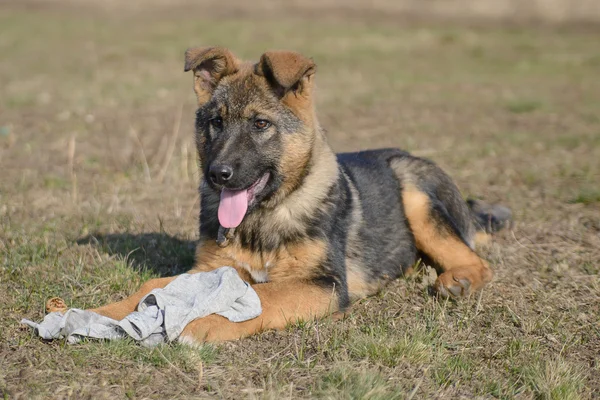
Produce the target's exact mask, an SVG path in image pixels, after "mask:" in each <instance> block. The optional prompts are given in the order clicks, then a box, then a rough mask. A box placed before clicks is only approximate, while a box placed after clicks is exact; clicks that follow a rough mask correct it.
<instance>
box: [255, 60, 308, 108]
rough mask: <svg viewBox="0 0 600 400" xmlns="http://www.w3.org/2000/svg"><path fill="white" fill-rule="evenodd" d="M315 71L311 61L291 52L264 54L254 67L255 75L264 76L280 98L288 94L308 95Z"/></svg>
mask: <svg viewBox="0 0 600 400" xmlns="http://www.w3.org/2000/svg"><path fill="white" fill-rule="evenodd" d="M316 71H317V66H316V64H315V63H314V61H313V60H312V59H310V58H307V57H304V56H303V55H302V54H299V53H296V52H293V51H269V52H266V53H265V54H263V55H262V56H261V57H260V61H259V62H258V64H256V66H255V73H256V74H257V75H260V76H264V77H265V78H266V79H267V81H268V82H269V84H270V85H271V87H272V88H273V90H274V91H275V93H276V94H277V95H278V96H279V97H280V98H282V97H284V96H285V95H286V94H287V93H289V92H293V93H294V94H301V95H304V96H307V95H309V94H310V90H311V89H312V78H313V75H314V74H315V72H316Z"/></svg>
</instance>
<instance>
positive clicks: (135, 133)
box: [129, 127, 152, 182]
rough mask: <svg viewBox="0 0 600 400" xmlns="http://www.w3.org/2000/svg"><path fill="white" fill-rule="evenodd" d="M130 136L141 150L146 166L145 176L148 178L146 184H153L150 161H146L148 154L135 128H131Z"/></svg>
mask: <svg viewBox="0 0 600 400" xmlns="http://www.w3.org/2000/svg"><path fill="white" fill-rule="evenodd" d="M129 134H130V135H131V137H132V138H133V140H135V142H136V144H137V145H138V147H139V149H140V154H141V156H142V163H143V165H144V174H145V176H146V182H152V177H151V176H150V167H148V160H147V159H146V152H145V151H144V146H143V145H142V141H141V140H140V138H139V136H138V134H137V132H136V131H135V129H133V127H130V128H129Z"/></svg>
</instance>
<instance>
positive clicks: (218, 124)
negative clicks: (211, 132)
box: [208, 117, 223, 129]
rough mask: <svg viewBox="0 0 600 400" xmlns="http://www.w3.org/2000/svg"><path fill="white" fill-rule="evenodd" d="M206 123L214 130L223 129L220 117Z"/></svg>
mask: <svg viewBox="0 0 600 400" xmlns="http://www.w3.org/2000/svg"><path fill="white" fill-rule="evenodd" d="M208 122H210V124H211V125H212V126H213V128H215V129H221V128H222V127H223V118H221V117H215V118H213V119H211V120H210V121H208Z"/></svg>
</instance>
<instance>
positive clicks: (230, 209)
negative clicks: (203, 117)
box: [218, 189, 248, 228]
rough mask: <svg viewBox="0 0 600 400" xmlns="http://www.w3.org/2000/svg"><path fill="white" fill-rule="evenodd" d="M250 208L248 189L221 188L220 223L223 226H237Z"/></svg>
mask: <svg viewBox="0 0 600 400" xmlns="http://www.w3.org/2000/svg"><path fill="white" fill-rule="evenodd" d="M247 210H248V190H228V189H223V190H221V202H220V203H219V213H218V215H219V223H220V224H221V226H222V227H223V228H235V227H237V226H238V225H239V224H241V223H242V220H243V219H244V215H246V211H247Z"/></svg>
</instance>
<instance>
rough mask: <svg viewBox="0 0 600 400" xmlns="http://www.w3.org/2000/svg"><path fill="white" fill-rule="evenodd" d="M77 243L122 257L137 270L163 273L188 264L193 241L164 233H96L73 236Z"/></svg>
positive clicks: (174, 272) (178, 271)
mask: <svg viewBox="0 0 600 400" xmlns="http://www.w3.org/2000/svg"><path fill="white" fill-rule="evenodd" d="M77 244H80V245H86V244H89V245H92V246H94V247H96V248H98V249H100V250H101V251H103V252H105V253H108V254H111V255H118V256H120V257H122V258H123V259H124V260H126V261H127V264H128V265H129V266H131V267H132V268H134V269H136V270H138V271H142V270H148V271H150V272H153V273H154V274H157V275H158V276H161V277H163V276H173V275H177V274H181V273H183V272H186V271H188V270H189V269H190V268H191V267H192V265H193V263H194V249H195V245H196V242H195V241H191V240H181V239H178V238H176V237H174V236H170V235H168V234H166V233H142V234H132V233H111V234H102V233H96V234H92V235H89V236H86V237H84V238H81V239H79V240H77Z"/></svg>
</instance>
